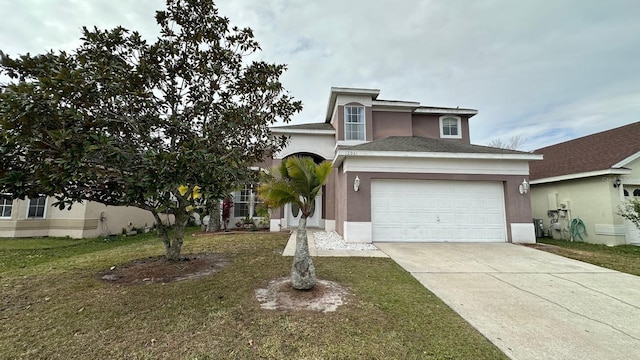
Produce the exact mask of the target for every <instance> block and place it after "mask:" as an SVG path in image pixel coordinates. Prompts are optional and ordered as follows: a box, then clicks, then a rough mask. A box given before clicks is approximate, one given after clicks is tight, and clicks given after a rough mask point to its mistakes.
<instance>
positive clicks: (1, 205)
mask: <svg viewBox="0 0 640 360" xmlns="http://www.w3.org/2000/svg"><path fill="white" fill-rule="evenodd" d="M11 210H13V199H12V198H11V195H9V194H0V218H10V217H11Z"/></svg>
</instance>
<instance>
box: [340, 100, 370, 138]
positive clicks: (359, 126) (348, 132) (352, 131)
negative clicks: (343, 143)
mask: <svg viewBox="0 0 640 360" xmlns="http://www.w3.org/2000/svg"><path fill="white" fill-rule="evenodd" d="M344 139H345V140H362V141H364V139H365V129H364V106H345V107H344Z"/></svg>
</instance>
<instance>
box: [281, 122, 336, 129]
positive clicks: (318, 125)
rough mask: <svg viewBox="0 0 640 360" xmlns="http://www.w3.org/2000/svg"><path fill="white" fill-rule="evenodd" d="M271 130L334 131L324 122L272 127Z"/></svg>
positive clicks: (331, 126)
mask: <svg viewBox="0 0 640 360" xmlns="http://www.w3.org/2000/svg"><path fill="white" fill-rule="evenodd" d="M271 129H272V130H335V129H334V128H333V125H331V124H329V123H325V122H321V123H310V124H297V125H284V126H272V127H271Z"/></svg>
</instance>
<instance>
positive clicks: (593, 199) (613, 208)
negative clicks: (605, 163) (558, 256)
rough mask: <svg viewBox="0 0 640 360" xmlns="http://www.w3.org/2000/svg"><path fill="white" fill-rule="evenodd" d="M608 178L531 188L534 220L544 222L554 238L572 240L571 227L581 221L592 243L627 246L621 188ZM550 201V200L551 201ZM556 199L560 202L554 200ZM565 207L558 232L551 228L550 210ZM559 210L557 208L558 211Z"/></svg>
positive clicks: (594, 178) (598, 177) (586, 238)
mask: <svg viewBox="0 0 640 360" xmlns="http://www.w3.org/2000/svg"><path fill="white" fill-rule="evenodd" d="M610 180H611V179H610V178H609V177H607V176H596V177H589V178H583V179H575V180H566V181H559V182H555V183H549V184H533V185H531V204H532V212H533V217H534V218H539V219H542V220H543V222H544V226H545V228H547V229H550V230H549V231H550V233H551V236H552V237H553V238H555V239H567V240H568V239H569V231H568V224H569V221H570V220H571V219H574V218H580V219H581V220H582V221H583V222H584V224H585V227H586V229H587V235H586V236H585V237H584V240H585V241H586V242H589V243H595V244H606V245H621V244H625V243H626V241H625V232H626V230H625V225H624V221H623V219H622V217H620V216H619V215H617V211H618V205H619V204H620V201H621V189H620V188H614V187H613V183H612V182H611V181H610ZM550 199H551V200H550ZM555 199H557V203H556V201H555ZM561 204H566V205H567V207H568V211H566V215H564V213H565V212H564V211H561V212H560V214H561V216H560V218H559V222H558V224H559V225H558V226H559V227H560V228H559V229H551V228H550V227H551V218H550V217H549V216H548V214H547V213H548V210H553V209H552V208H553V207H556V208H561ZM556 210H557V209H556Z"/></svg>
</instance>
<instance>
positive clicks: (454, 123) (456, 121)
mask: <svg viewBox="0 0 640 360" xmlns="http://www.w3.org/2000/svg"><path fill="white" fill-rule="evenodd" d="M440 137H441V138H449V139H461V138H462V126H461V121H460V118H459V117H458V116H441V117H440Z"/></svg>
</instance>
